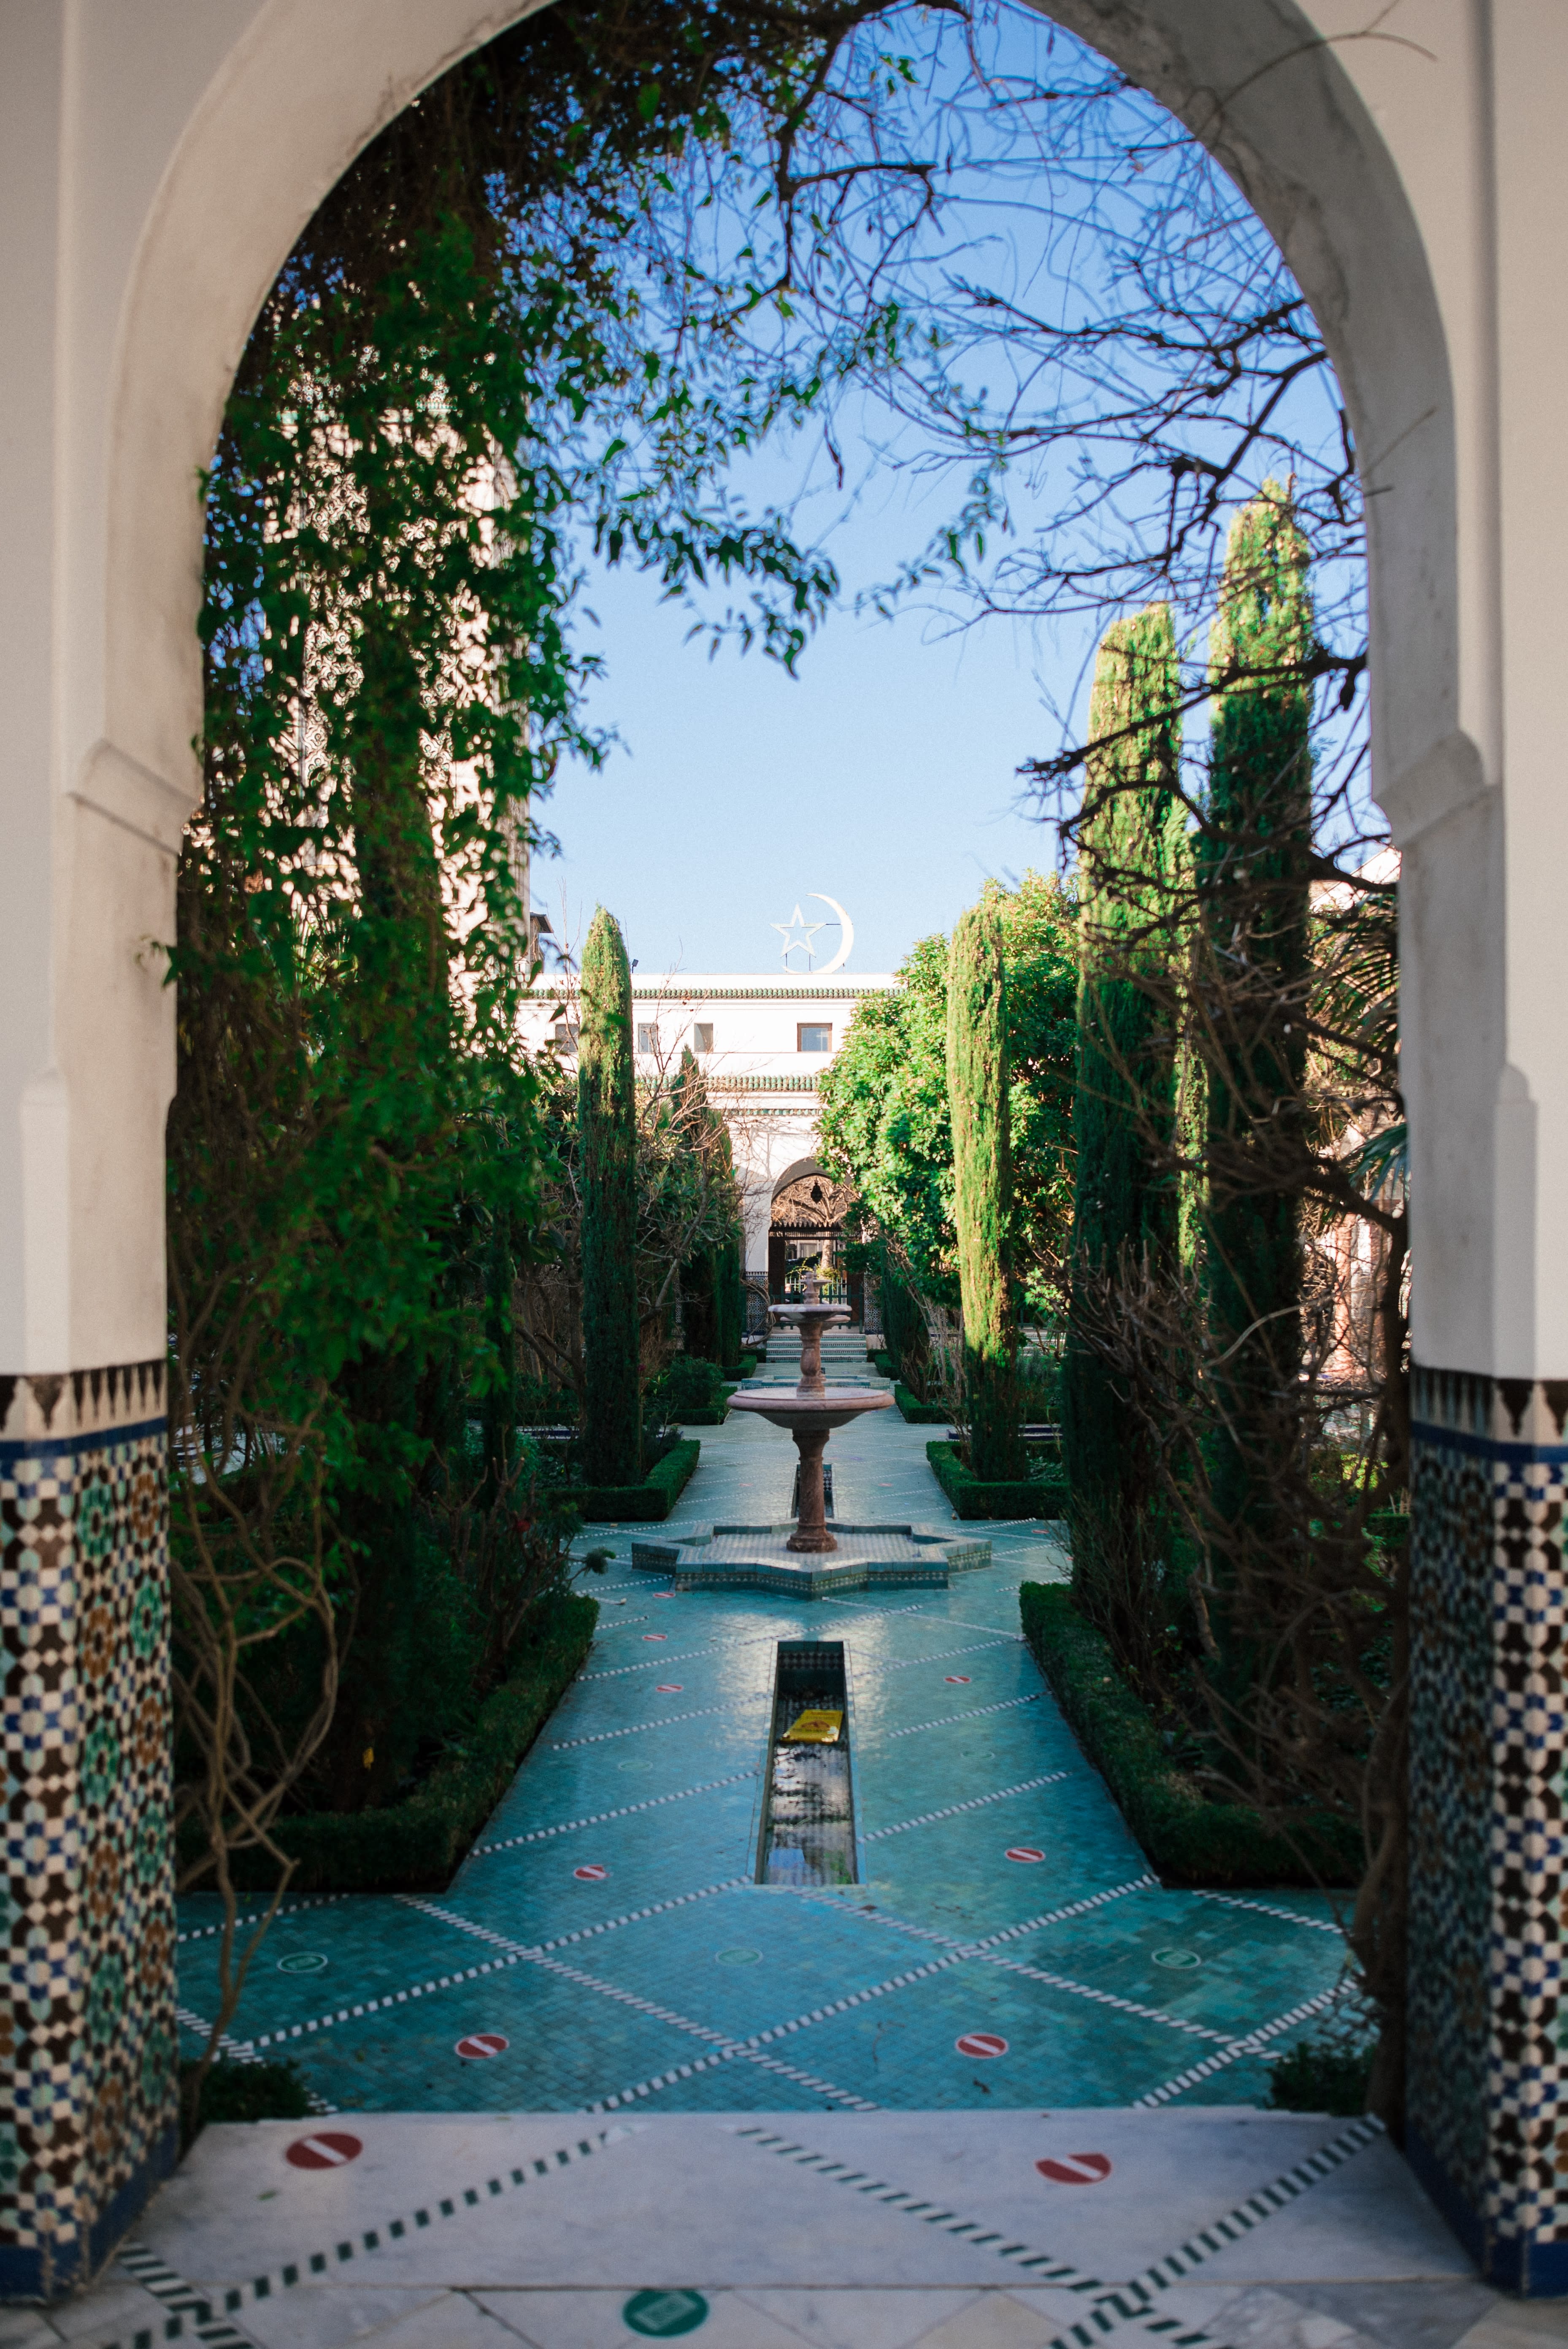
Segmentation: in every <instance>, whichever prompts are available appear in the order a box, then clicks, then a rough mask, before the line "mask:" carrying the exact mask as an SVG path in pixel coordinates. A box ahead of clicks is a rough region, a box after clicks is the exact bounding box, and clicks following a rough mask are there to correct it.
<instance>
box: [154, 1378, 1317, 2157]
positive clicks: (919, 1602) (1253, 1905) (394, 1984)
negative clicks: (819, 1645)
mask: <svg viewBox="0 0 1568 2349" xmlns="http://www.w3.org/2000/svg"><path fill="white" fill-rule="evenodd" d="M928 1436H929V1430H924V1429H919V1428H909V1427H906V1426H905V1425H904V1423H903V1422H902V1420H901V1419H900V1418H899V1417H898V1413H896V1412H884V1413H878V1414H877V1416H876V1417H875V1418H873V1419H871V1420H869V1421H862V1422H861V1423H860V1424H859V1425H858V1426H857V1427H853V1428H846V1429H845V1430H843V1431H842V1432H841V1433H839V1434H838V1435H836V1437H835V1438H834V1441H833V1447H832V1457H833V1459H834V1463H835V1468H836V1484H837V1508H838V1514H839V1516H840V1517H841V1518H854V1517H863V1518H872V1517H874V1518H879V1519H887V1518H888V1517H894V1518H905V1517H908V1518H910V1519H912V1520H914V1521H916V1522H921V1521H928V1522H941V1523H948V1522H950V1512H949V1510H948V1506H947V1504H946V1502H945V1500H944V1498H943V1496H942V1495H941V1492H940V1488H939V1487H938V1485H937V1484H936V1482H935V1479H934V1478H933V1477H932V1475H931V1474H930V1471H929V1467H928V1465H927V1464H926V1458H925V1444H926V1441H927V1439H928ZM702 1446H703V1448H702V1462H701V1467H700V1468H699V1471H698V1474H697V1476H696V1478H695V1479H694V1480H693V1482H692V1484H691V1485H690V1486H689V1487H688V1489H687V1493H686V1495H685V1498H684V1501H683V1503H682V1506H681V1510H680V1517H679V1519H678V1520H677V1521H676V1522H677V1523H678V1524H682V1525H684V1524H691V1523H695V1522H698V1521H701V1520H704V1519H720V1520H724V1519H729V1518H757V1519H763V1520H766V1519H768V1518H770V1517H779V1516H784V1515H785V1514H786V1513H787V1506H788V1496H789V1481H790V1475H791V1471H792V1467H793V1463H794V1447H793V1446H792V1445H791V1444H790V1443H789V1441H788V1438H787V1437H786V1436H784V1434H782V1433H780V1432H779V1431H777V1430H775V1429H774V1428H771V1427H769V1426H767V1425H765V1424H762V1425H759V1424H757V1423H754V1422H749V1421H742V1420H739V1419H738V1418H737V1419H732V1421H731V1422H730V1423H728V1424H727V1425H726V1426H725V1427H723V1428H722V1429H710V1430H705V1431H703V1438H702ZM1045 1530H1046V1529H1044V1528H1042V1527H1041V1526H1012V1527H1006V1528H999V1529H998V1530H997V1532H996V1533H995V1535H994V1537H993V1544H994V1563H993V1564H992V1566H991V1567H989V1568H981V1570H979V1571H978V1572H976V1573H973V1574H971V1575H966V1576H964V1577H962V1578H956V1579H955V1581H954V1583H953V1585H952V1587H951V1588H949V1589H947V1590H906V1591H891V1592H887V1593H883V1594H878V1595H874V1596H871V1597H864V1596H863V1597H859V1598H857V1599H837V1600H833V1599H829V1600H818V1601H816V1602H815V1603H807V1604H794V1603H793V1602H792V1601H791V1600H790V1599H775V1598H774V1597H773V1596H772V1595H771V1594H765V1593H744V1592H727V1593H698V1592H687V1593H683V1594H680V1595H679V1596H674V1595H671V1594H670V1591H669V1589H668V1588H667V1586H666V1585H665V1583H664V1582H663V1581H662V1580H661V1579H659V1578H653V1577H650V1576H648V1575H645V1574H642V1573H640V1572H634V1571H633V1570H632V1568H630V1566H629V1564H628V1562H627V1561H628V1556H629V1537H628V1529H627V1528H624V1527H623V1528H616V1529H612V1530H610V1531H607V1532H606V1533H604V1534H603V1535H601V1536H597V1538H598V1539H601V1540H604V1541H607V1542H613V1543H614V1547H615V1549H616V1561H615V1563H614V1565H613V1566H612V1567H611V1568H610V1569H609V1570H608V1572H607V1575H606V1577H605V1578H604V1579H603V1581H602V1583H601V1582H599V1581H597V1580H595V1581H592V1582H591V1583H590V1584H589V1587H590V1588H593V1589H594V1590H595V1591H596V1592H597V1595H598V1596H599V1598H600V1599H601V1602H602V1610H603V1611H602V1615H601V1621H600V1629H599V1636H598V1638H597V1641H596V1643H595V1647H594V1650H593V1653H592V1655H591V1657H590V1660H589V1662H588V1665H587V1670H586V1671H585V1672H584V1674H583V1675H582V1677H581V1678H580V1679H579V1680H578V1682H576V1685H575V1687H574V1688H573V1689H572V1690H571V1692H569V1694H568V1695H567V1697H566V1700H565V1702H564V1703H563V1704H562V1705H561V1707H560V1709H559V1710H558V1712H557V1713H556V1716H555V1718H554V1719H553V1721H552V1722H551V1723H549V1725H548V1726H547V1728H546V1729H545V1733H544V1734H543V1736H542V1737H541V1739H540V1740H539V1742H538V1744H536V1745H535V1749H534V1751H533V1753H532V1754H530V1755H529V1757H528V1759H527V1761H526V1762H525V1764H524V1767H523V1769H522V1770H521V1772H520V1773H519V1775H518V1777H517V1779H516V1781H515V1783H514V1786H513V1788H512V1791H511V1793H510V1794H509V1795H507V1797H506V1798H505V1800H504V1802H503V1804H502V1805H501V1806H500V1808H499V1810H498V1811H497V1812H496V1814H495V1816H493V1819H492V1820H491V1822H490V1824H489V1826H487V1827H486V1828H485V1830H484V1831H483V1835H482V1837H481V1839H480V1842H479V1845H478V1847H476V1848H475V1850H474V1851H473V1853H472V1856H471V1857H470V1858H469V1859H468V1860H467V1862H466V1863H465V1864H464V1866H463V1867H462V1869H461V1870H460V1872H459V1874H458V1876H457V1878H456V1880H455V1882H454V1883H453V1884H452V1886H451V1888H450V1889H448V1890H447V1891H446V1892H445V1893H443V1894H441V1895H439V1896H431V1897H422V1898H416V1897H401V1898H387V1899H368V1898H355V1899H342V1900H336V1901H327V1902H302V1903H300V1904H298V1905H296V1907H294V1908H293V1909H290V1910H289V1911H288V1913H287V1914H286V1915H285V1916H284V1917H282V1918H281V1919H280V1920H279V1921H278V1922H277V1924H276V1925H275V1927H274V1929H273V1932H272V1934H271V1936H270V1938H269V1940H268V1941H267V1943H266V1946H265V1951H264V1952H263V1954H262V1957H261V1959H260V1961H259V1962H258V1965H257V1967H256V1968H255V1970H254V1972H253V1975H252V1978H251V1984H250V1987H249V1988H248V1990H247V1992H246V1997H245V2003H244V2008H243V2009H242V2012H241V2015H240V2018H239V2021H238V2023H236V2025H235V2037H236V2039H237V2040H238V2041H240V2042H241V2044H244V2045H246V2046H252V2047H254V2048H255V2050H256V2051H257V2052H258V2053H264V2052H265V2053H268V2054H271V2053H275V2052H277V2051H279V2050H280V2049H286V2052H287V2053H288V2054H291V2055H294V2056H296V2057H297V2058H298V2060H299V2062H300V2063H301V2064H302V2065H303V2067H304V2069H305V2071H306V2074H307V2075H308V2076H309V2078H310V2080H311V2082H312V2084H313V2085H314V2086H315V2087H316V2088H317V2091H318V2092H319V2094H320V2095H321V2096H322V2098H323V2099H324V2101H325V2102H326V2103H327V2104H329V2105H331V2106H334V2107H337V2108H339V2109H341V2110H343V2111H345V2112H347V2111H350V2110H352V2111H385V2112H390V2111H401V2112H410V2111H426V2112H441V2111H452V2110H457V2109H462V2110H489V2111H518V2110H527V2111H532V2112H543V2111H552V2110H555V2111H586V2112H594V2113H597V2112H613V2111H618V2110H623V2109H625V2108H626V2107H628V2106H630V2105H634V2104H635V2105H644V2104H647V2105H649V2106H654V2107H656V2108H657V2109H659V2110H661V2111H678V2112H679V2111H684V2112H695V2111H729V2110H733V2109H737V2108H740V2109H746V2110H755V2109H757V2108H758V2107H762V2106H765V2107H772V2108H774V2109H777V2110H779V2111H799V2110H821V2109H822V2108H823V2107H824V2106H833V2107H836V2108H838V2109H842V2110H849V2111H855V2110H865V2109H867V2108H868V2107H870V2106H904V2107H915V2108H924V2109H931V2108H935V2107H939V2106H950V2107H957V2106H981V2107H983V2108H987V2109H991V2108H995V2107H999V2106H1054V2105H1064V2104H1066V2105H1130V2104H1137V2103H1150V2104H1155V2103H1163V2102H1168V2101H1172V2100H1174V2099H1176V2098H1180V2099H1182V2100H1183V2101H1184V2102H1187V2103H1193V2104H1197V2103H1220V2104H1231V2105H1234V2104H1250V2103H1262V2101H1263V2099H1264V2097H1265V2095H1266V2093H1267V2078H1266V2073H1265V2068H1264V2067H1265V2064H1266V2061H1267V2058H1268V2056H1269V2054H1272V2053H1276V2052H1278V2048H1279V2046H1280V2045H1282V2044H1285V2043H1286V2041H1288V2038H1289V2036H1290V2035H1291V2033H1292V2032H1293V2030H1296V2029H1299V2028H1302V2027H1304V2019H1305V2018H1306V2017H1308V2016H1309V2015H1310V2014H1311V2013H1312V2012H1313V2010H1314V2008H1316V2007H1318V2006H1319V2005H1321V2004H1322V2003H1323V2002H1324V2001H1325V2000H1326V1999H1327V1998H1328V1997H1329V1996H1330V1995H1331V1993H1332V1992H1333V1987H1334V1982H1335V1981H1336V1979H1337V1977H1338V1974H1339V1970H1340V1963H1341V1954H1342V1946H1343V1945H1342V1943H1341V1940H1340V1939H1339V1936H1338V1934H1337V1932H1336V1931H1335V1930H1334V1924H1333V1920H1332V1913H1331V1908H1330V1904H1329V1902H1328V1901H1327V1900H1325V1899H1322V1898H1318V1897H1314V1896H1313V1895H1310V1894H1301V1895H1296V1894H1291V1895H1282V1894H1276V1895H1269V1894H1266V1893H1264V1894H1260V1895H1258V1896H1256V1897H1255V1898H1253V1899H1250V1900H1245V1899H1243V1900H1236V1899H1215V1898H1211V1897H1205V1896H1203V1895H1201V1894H1196V1893H1189V1892H1168V1891H1164V1890H1162V1889H1160V1887H1159V1886H1158V1884H1157V1883H1156V1882H1155V1881H1154V1879H1153V1878H1151V1876H1150V1874H1149V1872H1148V1869H1147V1864H1146V1862H1145V1860H1144V1858H1143V1856H1142V1854H1141V1853H1140V1851H1139V1850H1138V1848H1137V1845H1136V1844H1135V1843H1134V1841H1133V1840H1132V1838H1131V1837H1130V1836H1129V1835H1128V1834H1127V1829H1126V1828H1125V1826H1123V1824H1122V1822H1121V1819H1120V1817H1119V1816H1118V1814H1117V1813H1116V1810H1115V1808H1114V1806H1112V1804H1111V1803H1110V1801H1109V1799H1108V1798H1107V1796H1106V1792H1105V1789H1104V1787H1103V1786H1102V1785H1101V1783H1100V1781H1099V1779H1098V1778H1097V1777H1096V1775H1095V1773H1094V1772H1093V1771H1092V1770H1090V1769H1089V1768H1088V1766H1087V1765H1086V1764H1085V1761H1084V1760H1083V1757H1082V1755H1081V1754H1079V1752H1078V1750H1077V1747H1076V1746H1075V1744H1074V1742H1073V1739H1072V1737H1071V1736H1070V1735H1069V1733H1068V1732H1067V1730H1066V1728H1065V1727H1064V1723H1063V1722H1062V1720H1061V1718H1060V1716H1059V1714H1058V1713H1057V1711H1056V1708H1055V1706H1054V1703H1053V1702H1052V1700H1051V1697H1050V1694H1049V1692H1048V1691H1047V1690H1046V1688H1045V1686H1044V1682H1043V1681H1042V1679H1041V1677H1040V1673H1039V1671H1038V1670H1037V1669H1036V1667H1035V1664H1034V1662H1033V1658H1032V1657H1031V1656H1030V1654H1029V1652H1028V1651H1027V1650H1026V1649H1025V1648H1024V1647H1023V1644H1022V1642H1021V1640H1020V1638H1019V1630H1018V1602H1017V1586H1018V1584H1019V1582H1020V1581H1021V1580H1023V1579H1024V1578H1026V1577H1031V1576H1033V1577H1035V1578H1041V1577H1052V1576H1055V1575H1059V1574H1061V1573H1063V1572H1064V1570H1065V1560H1064V1557H1063V1555H1062V1553H1061V1552H1060V1550H1059V1549H1057V1548H1056V1547H1054V1545H1053V1544H1052V1543H1051V1542H1050V1541H1049V1540H1048V1539H1046V1538H1045V1537H1044V1534H1045ZM595 1539H596V1536H595V1535H593V1534H590V1535H589V1536H587V1537H585V1539H584V1541H583V1542H582V1543H580V1544H579V1547H580V1548H586V1547H590V1546H592V1545H593V1543H594V1541H595ZM803 1634H805V1635H808V1636H812V1637H820V1638H828V1639H835V1640H837V1639H842V1640H844V1641H845V1642H846V1648H847V1651H848V1657H849V1671H850V1677H851V1682H852V1705H853V1736H854V1744H853V1753H854V1762H855V1781H856V1798H857V1825H858V1828H859V1832H860V1836H861V1838H862V1840H861V1847H860V1849H861V1874H862V1878H863V1880H862V1881H861V1882H860V1883H858V1884H856V1885H854V1886H852V1887H849V1888H847V1889H844V1890H843V1891H840V1892H823V1893H815V1894H812V1893H804V1892H800V1891H796V1890H793V1889H783V1888H777V1887H760V1886H758V1885H756V1884H754V1883H753V1882H751V1881H750V1880H749V1879H750V1878H751V1876H752V1874H753V1868H754V1853H755V1849H756V1839H757V1826H758V1818H757V1811H758V1802H759V1794H760V1787H761V1777H760V1775H759V1773H760V1764H761V1762H762V1759H763V1744H764V1739H765V1734H766V1725H767V1713H768V1699H769V1692H770V1689H771V1684H772V1677H773V1667H774V1649H775V1645H776V1643H777V1642H778V1641H779V1640H787V1639H795V1638H799V1637H801V1636H802V1635H803ZM1010 1854H1012V1855H1024V1856H1023V1857H1017V1856H1015V1857H1010V1856H1009V1855H1010ZM209 1917H210V1911H209V1910H208V1909H207V1906H206V1904H204V1903H202V1902H200V1901H196V1902H192V1903H191V1904H190V1906H189V1911H188V1919H187V1930H188V1932H189V1934H190V1936H191V1938H189V1939H187V1940H186V1941H185V1942H184V1945H183V1947H182V1951H181V1996H182V2001H183V2002H184V2004H185V2006H186V2008H187V2009H188V2010H189V2011H190V2012H191V2013H192V2014H193V2015H201V2014H202V2013H206V2012H208V2011H210V2002H211V1999H212V1996H213V1948H214V1943H213V1938H212V1936H211V1934H210V1933H209V1932H206V1931H203V1927H204V1926H205V1925H206V1924H207V1923H208V1921H209ZM972 2033H981V2034H985V2035H986V2036H987V2037H988V2038H990V2039H992V2040H1000V2041H1004V2042H1005V2043H1006V2044H1005V2052H1004V2053H1000V2054H990V2055H985V2056H982V2057H977V2056H975V2055H974V2054H972V2053H966V2052H964V2050H963V2048H962V2046H961V2042H963V2041H965V2040H966V2039H967V2038H968V2037H969V2036H970V2035H971V2034H972ZM474 2034H490V2035H494V2036H497V2037H500V2038H503V2039H504V2040H505V2042H506V2046H505V2048H504V2052H502V2053H500V2054H496V2055H493V2056H488V2057H483V2058H474V2057H470V2058H465V2057H463V2056H462V2055H460V2054H458V2053H457V2052H456V2050H457V2047H458V2044H459V2043H460V2042H462V2041H464V2040H467V2039H470V2038H472V2036H473V2035H474ZM190 2044H191V2045H192V2048H194V2046H195V2045H196V2044H197V2043H196V2041H195V2039H194V2038H193V2037H192V2040H191V2043H190Z"/></svg>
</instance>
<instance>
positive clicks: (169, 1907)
mask: <svg viewBox="0 0 1568 2349" xmlns="http://www.w3.org/2000/svg"><path fill="white" fill-rule="evenodd" d="M165 1454H166V1425H165V1419H164V1409H163V1365H162V1363H161V1362H151V1363H140V1364H132V1365H130V1366H128V1367H117V1368H114V1369H110V1370H104V1371H80V1372H78V1373H76V1374H75V1375H74V1376H72V1377H69V1378H50V1379H42V1378H35V1379H0V1544H3V1546H4V1555H3V1558H0V1671H3V1673H4V1696H3V1702H0V1722H3V1725H4V1738H5V1879H4V1886H3V1889H0V1898H3V1899H4V1903H5V1908H4V1915H3V1918H0V1931H3V1934H4V1942H5V1996H4V2000H3V2002H0V2064H3V2065H4V2070H5V2080H6V2085H7V2086H8V2089H9V2095H7V2097H6V2099H5V2105H4V2107H3V2108H0V2296H3V2297H5V2298H12V2299H17V2298H27V2299H48V2298H51V2297H53V2296H55V2295H56V2294H57V2293H59V2292H64V2291H67V2290H68V2289H69V2288H70V2287H71V2286H72V2285H73V2284H75V2283H77V2282H79V2281H81V2279H82V2278H83V2277H84V2276H85V2275H87V2274H88V2273H90V2272H91V2271H92V2270H93V2269H94V2268H95V2267H96V2266H97V2265H98V2263H99V2261H100V2260H101V2259H102V2258H103V2256H104V2255H105V2253H106V2252H107V2251H108V2250H109V2248H110V2247H111V2246H112V2243H113V2241H114V2240H115V2238H116V2237H117V2235H118V2234H119V2232H121V2231H122V2230H123V2229H124V2227H125V2226H126V2225H127V2224H128V2223H129V2221H130V2219H131V2218H133V2217H134V2215H135V2213H136V2211H137V2209H139V2208H140V2203H141V2202H142V2201H143V2200H144V2199H145V2198H146V2196H147V2194H148V2193H149V2192H150V2191H151V2188H152V2186H153V2185H154V2184H155V2183H156V2182H157V2180H158V2178H161V2177H162V2176H163V2175H164V2174H165V2173H166V2171H167V2170H168V2169H169V2168H171V2166H172V2162H173V2158H174V2153H175V2148H176V2045H177V2042H176V2035H175V2026H174V1981H173V1962H172V1961H173V1899H172V1882H171V1855H170V1850H169V1833H168V1821H169V1801H170V1783H169V1780H170V1759H169V1634H168V1554H167V1542H168V1495H167V1486H166V1482H165Z"/></svg>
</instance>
